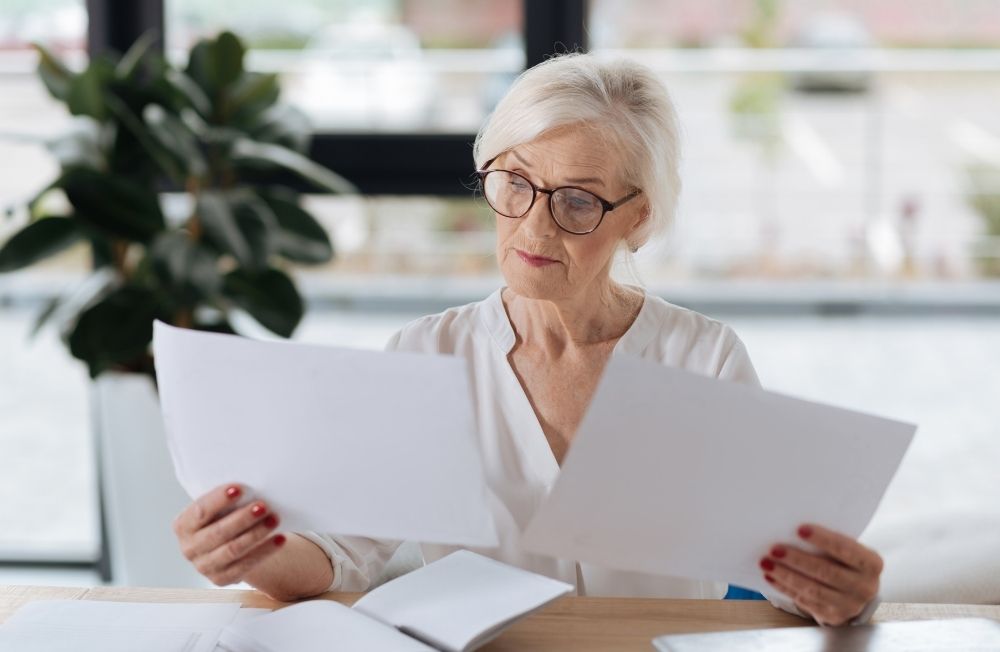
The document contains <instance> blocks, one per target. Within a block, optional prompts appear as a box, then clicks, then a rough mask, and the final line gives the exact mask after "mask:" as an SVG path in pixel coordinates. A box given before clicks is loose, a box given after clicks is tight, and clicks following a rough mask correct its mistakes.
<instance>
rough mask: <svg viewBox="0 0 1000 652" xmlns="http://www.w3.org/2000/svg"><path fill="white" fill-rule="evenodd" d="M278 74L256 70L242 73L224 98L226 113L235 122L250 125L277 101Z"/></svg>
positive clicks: (278, 91)
mask: <svg viewBox="0 0 1000 652" xmlns="http://www.w3.org/2000/svg"><path fill="white" fill-rule="evenodd" d="M279 94H280V87H279V85H278V76H277V75H274V74H264V73H258V72H248V73H244V74H243V76H242V77H240V79H239V81H238V82H237V83H236V85H234V86H233V87H232V89H230V91H229V93H228V94H227V98H226V100H227V101H226V105H227V106H226V108H227V111H226V113H227V115H228V116H229V118H230V120H231V121H232V122H233V123H235V124H240V125H250V124H253V122H254V121H256V120H257V119H259V115H260V114H261V113H262V112H263V111H265V110H266V109H267V108H268V107H271V106H273V105H274V103H275V102H277V101H278V95H279Z"/></svg>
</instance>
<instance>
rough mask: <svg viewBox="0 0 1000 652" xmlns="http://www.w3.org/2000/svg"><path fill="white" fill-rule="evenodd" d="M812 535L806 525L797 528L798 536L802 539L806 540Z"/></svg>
mask: <svg viewBox="0 0 1000 652" xmlns="http://www.w3.org/2000/svg"><path fill="white" fill-rule="evenodd" d="M812 534H813V529H812V528H811V527H809V526H808V525H803V526H802V527H800V528H799V536H800V537H802V538H803V539H808V538H809V537H811V536H812Z"/></svg>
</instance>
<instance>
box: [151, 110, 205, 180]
mask: <svg viewBox="0 0 1000 652" xmlns="http://www.w3.org/2000/svg"><path fill="white" fill-rule="evenodd" d="M143 119H144V120H145V121H146V125H147V126H148V127H149V131H150V133H151V134H152V135H153V137H154V138H156V140H157V141H158V142H159V144H160V146H161V147H163V148H164V149H166V150H168V151H169V152H170V153H171V155H172V156H173V157H174V159H175V160H176V161H177V164H178V165H179V166H181V167H183V168H184V169H185V171H186V172H187V175H188V176H196V177H202V176H204V175H205V174H206V172H207V171H208V164H207V163H206V162H205V157H204V156H203V155H202V153H201V148H200V147H199V146H198V139H197V138H196V137H195V135H194V134H193V133H191V129H190V128H189V127H188V126H187V125H186V124H184V123H183V122H181V120H179V119H178V118H177V117H175V116H174V115H172V114H170V113H168V112H167V111H166V110H164V108H163V107H162V106H158V105H155V104H152V105H150V106H147V107H146V109H145V110H144V111H143Z"/></svg>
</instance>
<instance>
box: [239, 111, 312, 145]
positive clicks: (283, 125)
mask: <svg viewBox="0 0 1000 652" xmlns="http://www.w3.org/2000/svg"><path fill="white" fill-rule="evenodd" d="M250 135H251V136H252V137H253V139H254V140H256V141H258V142H264V143H275V144H277V145H284V146H285V147H288V148H289V149H292V150H295V151H296V152H299V153H300V154H302V153H305V152H306V151H307V150H308V149H309V141H310V140H311V138H312V124H311V123H310V122H309V118H308V116H306V114H305V113H304V112H303V111H302V110H301V109H299V108H298V107H295V106H292V105H290V104H278V105H276V106H273V107H271V108H270V109H268V110H267V111H265V112H264V113H263V114H261V115H260V116H259V118H258V120H257V123H256V124H255V125H253V126H252V127H251V128H250Z"/></svg>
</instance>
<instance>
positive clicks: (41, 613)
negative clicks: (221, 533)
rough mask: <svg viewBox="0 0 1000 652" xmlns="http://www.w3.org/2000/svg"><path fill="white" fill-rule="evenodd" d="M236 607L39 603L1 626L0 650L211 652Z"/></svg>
mask: <svg viewBox="0 0 1000 652" xmlns="http://www.w3.org/2000/svg"><path fill="white" fill-rule="evenodd" d="M239 609H240V605H239V604H238V603H224V604H222V603H220V604H160V603H156V604H150V603H138V602H110V601H103V600H39V601H36V602H29V603H28V604H26V605H24V606H23V607H21V608H20V609H18V610H17V611H16V612H14V614H13V615H11V617H10V618H8V619H7V621H6V622H5V623H4V624H3V626H2V627H0V649H4V650H6V649H11V650H19V651H20V650H25V651H27V650H31V651H32V652H33V651H34V650H52V651H55V650H60V651H61V650H64V649H65V650H74V651H75V652H117V651H119V650H121V651H122V652H130V651H133V650H150V651H151V652H212V651H213V650H214V649H215V645H216V642H217V641H218V639H219V633H220V631H221V630H222V628H224V627H226V626H227V625H229V624H230V623H231V622H232V621H233V619H234V618H235V617H236V614H237V613H238V612H239ZM15 643H16V645H14V644H15ZM7 644H10V647H7Z"/></svg>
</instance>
